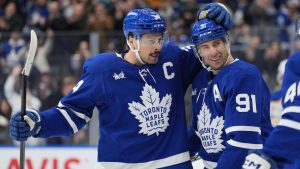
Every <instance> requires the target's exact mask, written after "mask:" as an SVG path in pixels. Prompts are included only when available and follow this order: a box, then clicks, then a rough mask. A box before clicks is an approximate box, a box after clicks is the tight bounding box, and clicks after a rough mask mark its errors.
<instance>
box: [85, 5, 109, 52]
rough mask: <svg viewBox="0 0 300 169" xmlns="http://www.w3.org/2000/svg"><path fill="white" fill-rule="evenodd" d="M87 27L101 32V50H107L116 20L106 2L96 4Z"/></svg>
mask: <svg viewBox="0 0 300 169" xmlns="http://www.w3.org/2000/svg"><path fill="white" fill-rule="evenodd" d="M87 27H88V28H87V29H88V31H90V32H99V40H100V52H107V51H108V45H109V37H110V36H111V34H110V33H111V31H113V28H114V20H113V17H112V16H110V15H109V14H108V12H107V10H106V6H105V4H104V3H97V4H96V6H95V9H94V11H93V13H92V14H91V15H90V16H89V19H88V26H87Z"/></svg>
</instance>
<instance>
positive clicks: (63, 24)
mask: <svg viewBox="0 0 300 169" xmlns="http://www.w3.org/2000/svg"><path fill="white" fill-rule="evenodd" d="M48 11H49V17H48V21H47V22H48V26H49V27H50V28H51V29H52V30H54V31H61V30H67V28H68V24H67V20H66V18H65V17H64V15H63V14H62V10H61V8H60V4H59V2H58V1H50V2H49V5H48Z"/></svg>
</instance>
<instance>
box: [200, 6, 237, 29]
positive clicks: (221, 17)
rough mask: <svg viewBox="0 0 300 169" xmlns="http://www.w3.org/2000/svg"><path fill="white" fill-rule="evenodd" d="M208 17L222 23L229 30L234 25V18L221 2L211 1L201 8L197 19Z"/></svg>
mask: <svg viewBox="0 0 300 169" xmlns="http://www.w3.org/2000/svg"><path fill="white" fill-rule="evenodd" d="M203 18H208V19H212V20H214V21H215V22H217V23H219V24H221V25H222V26H223V27H224V28H225V29H226V30H227V31H229V30H230V29H231V28H232V26H233V23H232V18H231V16H230V14H229V11H228V9H227V8H226V7H225V6H224V5H223V4H221V3H217V2H214V3H209V4H206V5H205V6H204V8H202V9H200V10H199V11H198V13H197V20H198V21H199V20H200V19H203Z"/></svg>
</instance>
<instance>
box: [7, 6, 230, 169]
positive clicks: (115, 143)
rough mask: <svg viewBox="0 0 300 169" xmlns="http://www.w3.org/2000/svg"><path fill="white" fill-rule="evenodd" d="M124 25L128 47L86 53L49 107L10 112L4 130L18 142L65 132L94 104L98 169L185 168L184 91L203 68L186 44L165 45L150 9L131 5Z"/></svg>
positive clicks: (162, 31)
mask: <svg viewBox="0 0 300 169" xmlns="http://www.w3.org/2000/svg"><path fill="white" fill-rule="evenodd" d="M221 13H222V12H220V14H221ZM225 13H226V12H225ZM223 14H224V13H223ZM123 26H124V27H123V29H124V34H125V37H126V40H127V44H128V46H129V48H130V50H128V51H125V52H124V53H121V54H118V53H103V54H99V55H96V56H94V57H92V58H91V59H89V60H88V61H87V62H86V63H85V65H84V73H83V75H82V76H81V79H80V80H79V82H78V83H77V85H76V86H75V87H74V88H73V90H72V91H71V92H70V93H69V94H68V95H67V96H65V97H63V98H62V99H61V100H60V102H59V104H58V105H57V106H56V107H53V108H51V109H49V110H46V111H43V112H41V113H38V112H36V111H34V110H28V111H27V112H26V116H25V117H24V119H25V121H23V120H21V118H20V113H16V114H15V115H14V116H13V117H12V118H11V122H10V126H11V135H12V137H13V138H14V139H16V140H19V141H21V140H26V139H27V138H28V137H30V136H34V137H43V138H47V137H53V136H69V135H71V134H74V133H76V132H77V131H78V130H80V129H81V128H82V127H83V126H84V125H86V123H87V122H88V121H89V120H90V118H91V117H92V112H93V109H94V108H97V109H98V110H99V112H100V115H99V121H100V125H101V126H100V127H99V128H100V135H101V137H100V140H99V145H98V163H97V168H98V169H103V168H109V169H150V168H151V169H152V168H168V169H175V168H180V169H191V168H192V165H191V161H190V155H189V152H188V148H187V131H186V121H185V113H184V112H185V110H184V94H185V91H186V88H187V87H188V84H189V83H191V81H192V78H193V77H194V76H195V75H196V72H198V71H199V70H200V69H201V68H202V67H201V66H200V64H199V62H198V60H197V59H196V57H194V53H193V51H192V50H191V48H189V47H186V48H184V49H180V48H179V47H177V46H176V45H175V44H174V43H171V42H170V43H164V42H165V32H166V26H165V23H164V21H163V19H162V18H161V17H160V15H159V14H158V13H157V12H154V11H153V10H151V9H134V10H132V11H130V12H129V13H128V14H127V16H126V17H125V19H124V23H123Z"/></svg>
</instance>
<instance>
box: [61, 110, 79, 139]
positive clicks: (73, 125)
mask: <svg viewBox="0 0 300 169" xmlns="http://www.w3.org/2000/svg"><path fill="white" fill-rule="evenodd" d="M57 110H58V111H59V112H60V113H61V114H62V115H63V116H64V117H65V119H66V120H67V122H68V123H69V124H70V126H71V127H72V129H73V133H77V132H78V128H77V126H76V124H75V123H74V121H73V120H72V119H71V117H70V116H69V114H68V113H67V112H66V111H65V110H64V109H60V108H57Z"/></svg>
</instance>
